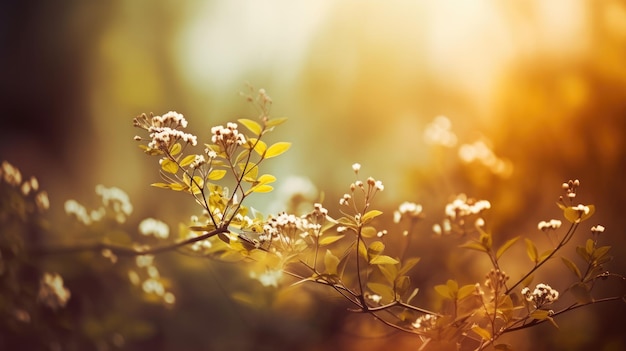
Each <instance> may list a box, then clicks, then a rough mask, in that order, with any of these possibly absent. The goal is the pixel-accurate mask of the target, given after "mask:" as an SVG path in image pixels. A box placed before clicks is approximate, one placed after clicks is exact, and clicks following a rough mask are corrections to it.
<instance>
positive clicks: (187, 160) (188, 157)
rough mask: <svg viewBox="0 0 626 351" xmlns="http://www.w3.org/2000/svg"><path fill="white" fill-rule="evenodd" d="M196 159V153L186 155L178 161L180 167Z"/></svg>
mask: <svg viewBox="0 0 626 351" xmlns="http://www.w3.org/2000/svg"><path fill="white" fill-rule="evenodd" d="M195 159H196V155H187V156H185V158H183V159H182V160H181V161H180V166H181V167H187V166H189V165H190V164H191V163H192V162H193V161H194V160H195Z"/></svg>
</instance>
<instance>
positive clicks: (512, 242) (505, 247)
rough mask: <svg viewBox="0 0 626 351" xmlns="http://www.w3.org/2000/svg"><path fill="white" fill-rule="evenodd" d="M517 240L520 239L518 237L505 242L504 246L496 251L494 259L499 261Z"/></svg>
mask: <svg viewBox="0 0 626 351" xmlns="http://www.w3.org/2000/svg"><path fill="white" fill-rule="evenodd" d="M519 238H520V237H519V236H516V237H514V238H512V239H509V240H507V241H506V242H505V243H504V244H502V246H500V247H499V248H498V251H496V259H499V258H500V257H501V256H502V254H504V252H505V251H506V250H508V249H509V248H510V247H511V246H513V244H515V243H516V242H517V240H518V239H519Z"/></svg>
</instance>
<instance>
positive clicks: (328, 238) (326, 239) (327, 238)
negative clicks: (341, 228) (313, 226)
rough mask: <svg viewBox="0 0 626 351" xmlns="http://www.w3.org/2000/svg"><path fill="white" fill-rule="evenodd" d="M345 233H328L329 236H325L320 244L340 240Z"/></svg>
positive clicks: (328, 243)
mask: <svg viewBox="0 0 626 351" xmlns="http://www.w3.org/2000/svg"><path fill="white" fill-rule="evenodd" d="M343 237H344V236H343V235H327V236H323V237H322V238H321V239H320V241H319V244H320V245H322V246H323V245H330V244H332V243H334V242H335V241H337V240H340V239H341V238H343Z"/></svg>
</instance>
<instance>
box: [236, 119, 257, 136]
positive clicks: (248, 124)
mask: <svg viewBox="0 0 626 351" xmlns="http://www.w3.org/2000/svg"><path fill="white" fill-rule="evenodd" d="M237 121H238V122H239V123H241V124H243V125H244V126H245V127H246V128H248V130H250V131H251V132H252V133H254V134H255V135H261V131H262V130H263V128H261V125H260V124H258V123H257V122H255V121H253V120H251V119H247V118H240V119H238V120H237Z"/></svg>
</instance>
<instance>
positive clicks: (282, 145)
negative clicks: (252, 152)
mask: <svg viewBox="0 0 626 351" xmlns="http://www.w3.org/2000/svg"><path fill="white" fill-rule="evenodd" d="M290 147H291V143H288V142H285V141H279V142H277V143H276V144H273V145H272V146H270V147H269V148H267V150H266V151H265V155H264V156H263V157H264V158H272V157H276V156H278V155H281V154H282V153H284V152H285V151H287V150H289V148H290Z"/></svg>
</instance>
